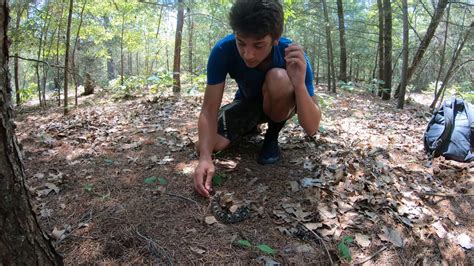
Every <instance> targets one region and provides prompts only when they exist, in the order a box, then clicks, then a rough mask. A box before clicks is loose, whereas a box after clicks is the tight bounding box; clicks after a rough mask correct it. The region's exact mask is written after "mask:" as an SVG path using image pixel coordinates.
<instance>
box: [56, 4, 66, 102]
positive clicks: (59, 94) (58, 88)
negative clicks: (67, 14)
mask: <svg viewBox="0 0 474 266" xmlns="http://www.w3.org/2000/svg"><path fill="white" fill-rule="evenodd" d="M64 5H65V0H63V1H61V16H60V17H59V18H58V36H57V38H58V39H57V42H56V65H58V66H59V43H60V42H59V40H60V39H61V38H60V36H61V24H62V21H63V15H64ZM60 80H61V71H60V69H59V67H58V69H57V73H56V78H55V79H54V85H55V87H56V89H57V91H58V106H61V86H60V84H61V82H60Z"/></svg>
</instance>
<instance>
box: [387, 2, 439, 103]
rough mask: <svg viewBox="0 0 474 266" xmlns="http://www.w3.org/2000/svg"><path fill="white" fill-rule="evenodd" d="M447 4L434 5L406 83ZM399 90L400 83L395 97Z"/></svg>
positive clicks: (426, 46) (427, 44)
mask: <svg viewBox="0 0 474 266" xmlns="http://www.w3.org/2000/svg"><path fill="white" fill-rule="evenodd" d="M447 5H448V0H439V1H438V5H437V6H436V10H435V13H434V15H433V16H432V17H431V21H430V24H429V25H428V29H427V30H426V34H425V36H424V37H423V40H421V43H420V45H419V46H418V49H417V50H416V53H415V56H414V57H413V61H412V63H411V65H410V66H409V67H408V71H407V83H408V82H410V80H411V78H412V76H413V74H414V73H415V70H416V68H417V67H418V65H419V64H420V62H421V59H422V58H423V55H424V54H425V52H426V49H427V48H428V46H429V45H430V42H431V39H432V38H433V36H434V33H435V31H436V28H437V27H438V25H439V22H440V21H441V18H442V17H443V13H444V10H445V9H446V6H447ZM399 90H400V85H399V86H398V87H397V90H396V92H395V97H397V96H398V93H399Z"/></svg>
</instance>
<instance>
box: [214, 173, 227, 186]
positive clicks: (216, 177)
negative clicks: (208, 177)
mask: <svg viewBox="0 0 474 266" xmlns="http://www.w3.org/2000/svg"><path fill="white" fill-rule="evenodd" d="M226 177H227V176H226V175H224V174H215V175H214V176H213V177H212V185H213V186H220V185H222V183H223V182H224V179H225V178H226Z"/></svg>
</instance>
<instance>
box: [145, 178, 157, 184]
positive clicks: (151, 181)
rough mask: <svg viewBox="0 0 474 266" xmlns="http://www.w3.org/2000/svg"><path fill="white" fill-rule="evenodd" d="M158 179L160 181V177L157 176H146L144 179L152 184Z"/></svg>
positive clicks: (146, 182)
mask: <svg viewBox="0 0 474 266" xmlns="http://www.w3.org/2000/svg"><path fill="white" fill-rule="evenodd" d="M156 181H158V178H157V177H156V176H151V177H147V178H145V180H143V182H144V183H145V184H152V183H155V182H156Z"/></svg>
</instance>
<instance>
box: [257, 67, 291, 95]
mask: <svg viewBox="0 0 474 266" xmlns="http://www.w3.org/2000/svg"><path fill="white" fill-rule="evenodd" d="M263 90H264V94H271V96H276V97H280V96H285V94H286V95H289V94H291V93H292V92H293V85H292V84H291V81H290V78H289V77H288V73H287V72H286V69H283V68H272V69H270V70H269V71H268V72H267V74H266V76H265V85H264V86H263Z"/></svg>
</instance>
